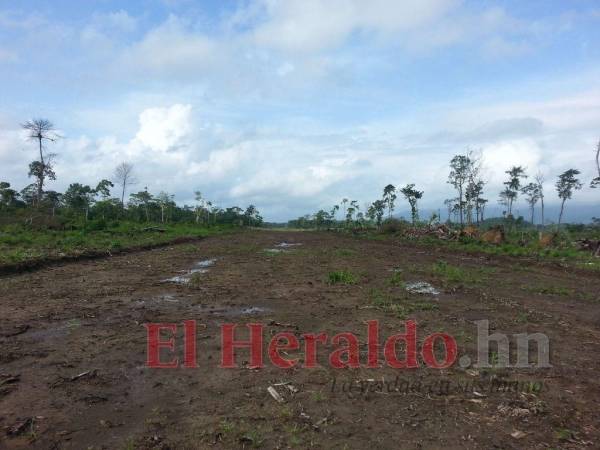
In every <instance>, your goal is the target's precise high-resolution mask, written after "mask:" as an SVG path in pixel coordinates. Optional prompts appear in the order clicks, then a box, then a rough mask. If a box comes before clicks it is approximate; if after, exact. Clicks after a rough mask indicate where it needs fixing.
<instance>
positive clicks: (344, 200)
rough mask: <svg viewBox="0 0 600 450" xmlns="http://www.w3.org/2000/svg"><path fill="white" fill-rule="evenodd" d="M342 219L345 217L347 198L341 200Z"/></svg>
mask: <svg viewBox="0 0 600 450" xmlns="http://www.w3.org/2000/svg"><path fill="white" fill-rule="evenodd" d="M341 203H342V217H344V218H345V217H346V203H348V199H347V198H343V199H342V202H341Z"/></svg>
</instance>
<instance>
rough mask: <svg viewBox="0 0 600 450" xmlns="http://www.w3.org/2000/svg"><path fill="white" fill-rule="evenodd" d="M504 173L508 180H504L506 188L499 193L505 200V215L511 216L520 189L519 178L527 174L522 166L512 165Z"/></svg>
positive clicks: (525, 176)
mask: <svg viewBox="0 0 600 450" xmlns="http://www.w3.org/2000/svg"><path fill="white" fill-rule="evenodd" d="M504 173H506V174H507V175H508V181H505V182H504V186H506V188H505V189H504V191H502V192H501V193H500V197H501V198H502V199H503V200H505V201H506V206H507V208H508V211H507V215H508V216H509V217H512V210H513V204H514V202H515V201H516V200H517V197H518V196H519V191H520V190H521V179H522V178H523V179H524V178H527V175H526V174H525V168H524V167H522V166H513V167H511V168H510V169H509V170H507V171H506V172H504Z"/></svg>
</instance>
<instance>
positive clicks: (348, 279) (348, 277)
mask: <svg viewBox="0 0 600 450" xmlns="http://www.w3.org/2000/svg"><path fill="white" fill-rule="evenodd" d="M327 282H328V283H329V284H356V283H357V282H358V279H357V277H356V275H354V274H353V273H352V272H349V271H347V270H335V271H333V272H329V274H328V275H327Z"/></svg>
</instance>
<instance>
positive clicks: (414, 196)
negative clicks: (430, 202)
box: [400, 184, 423, 225]
mask: <svg viewBox="0 0 600 450" xmlns="http://www.w3.org/2000/svg"><path fill="white" fill-rule="evenodd" d="M400 192H401V193H402V194H403V195H404V198H406V200H408V204H409V205H410V213H411V217H412V223H413V225H414V224H415V223H416V222H417V220H418V219H419V210H418V208H417V202H418V201H419V199H421V198H422V197H423V191H418V190H416V189H415V185H414V184H407V185H406V186H404V187H403V188H402V189H400Z"/></svg>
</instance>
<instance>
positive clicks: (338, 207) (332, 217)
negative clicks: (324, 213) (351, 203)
mask: <svg viewBox="0 0 600 450" xmlns="http://www.w3.org/2000/svg"><path fill="white" fill-rule="evenodd" d="M339 210H340V205H333V208H331V211H330V212H329V217H331V220H332V222H335V215H336V213H337V212H338V211H339Z"/></svg>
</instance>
